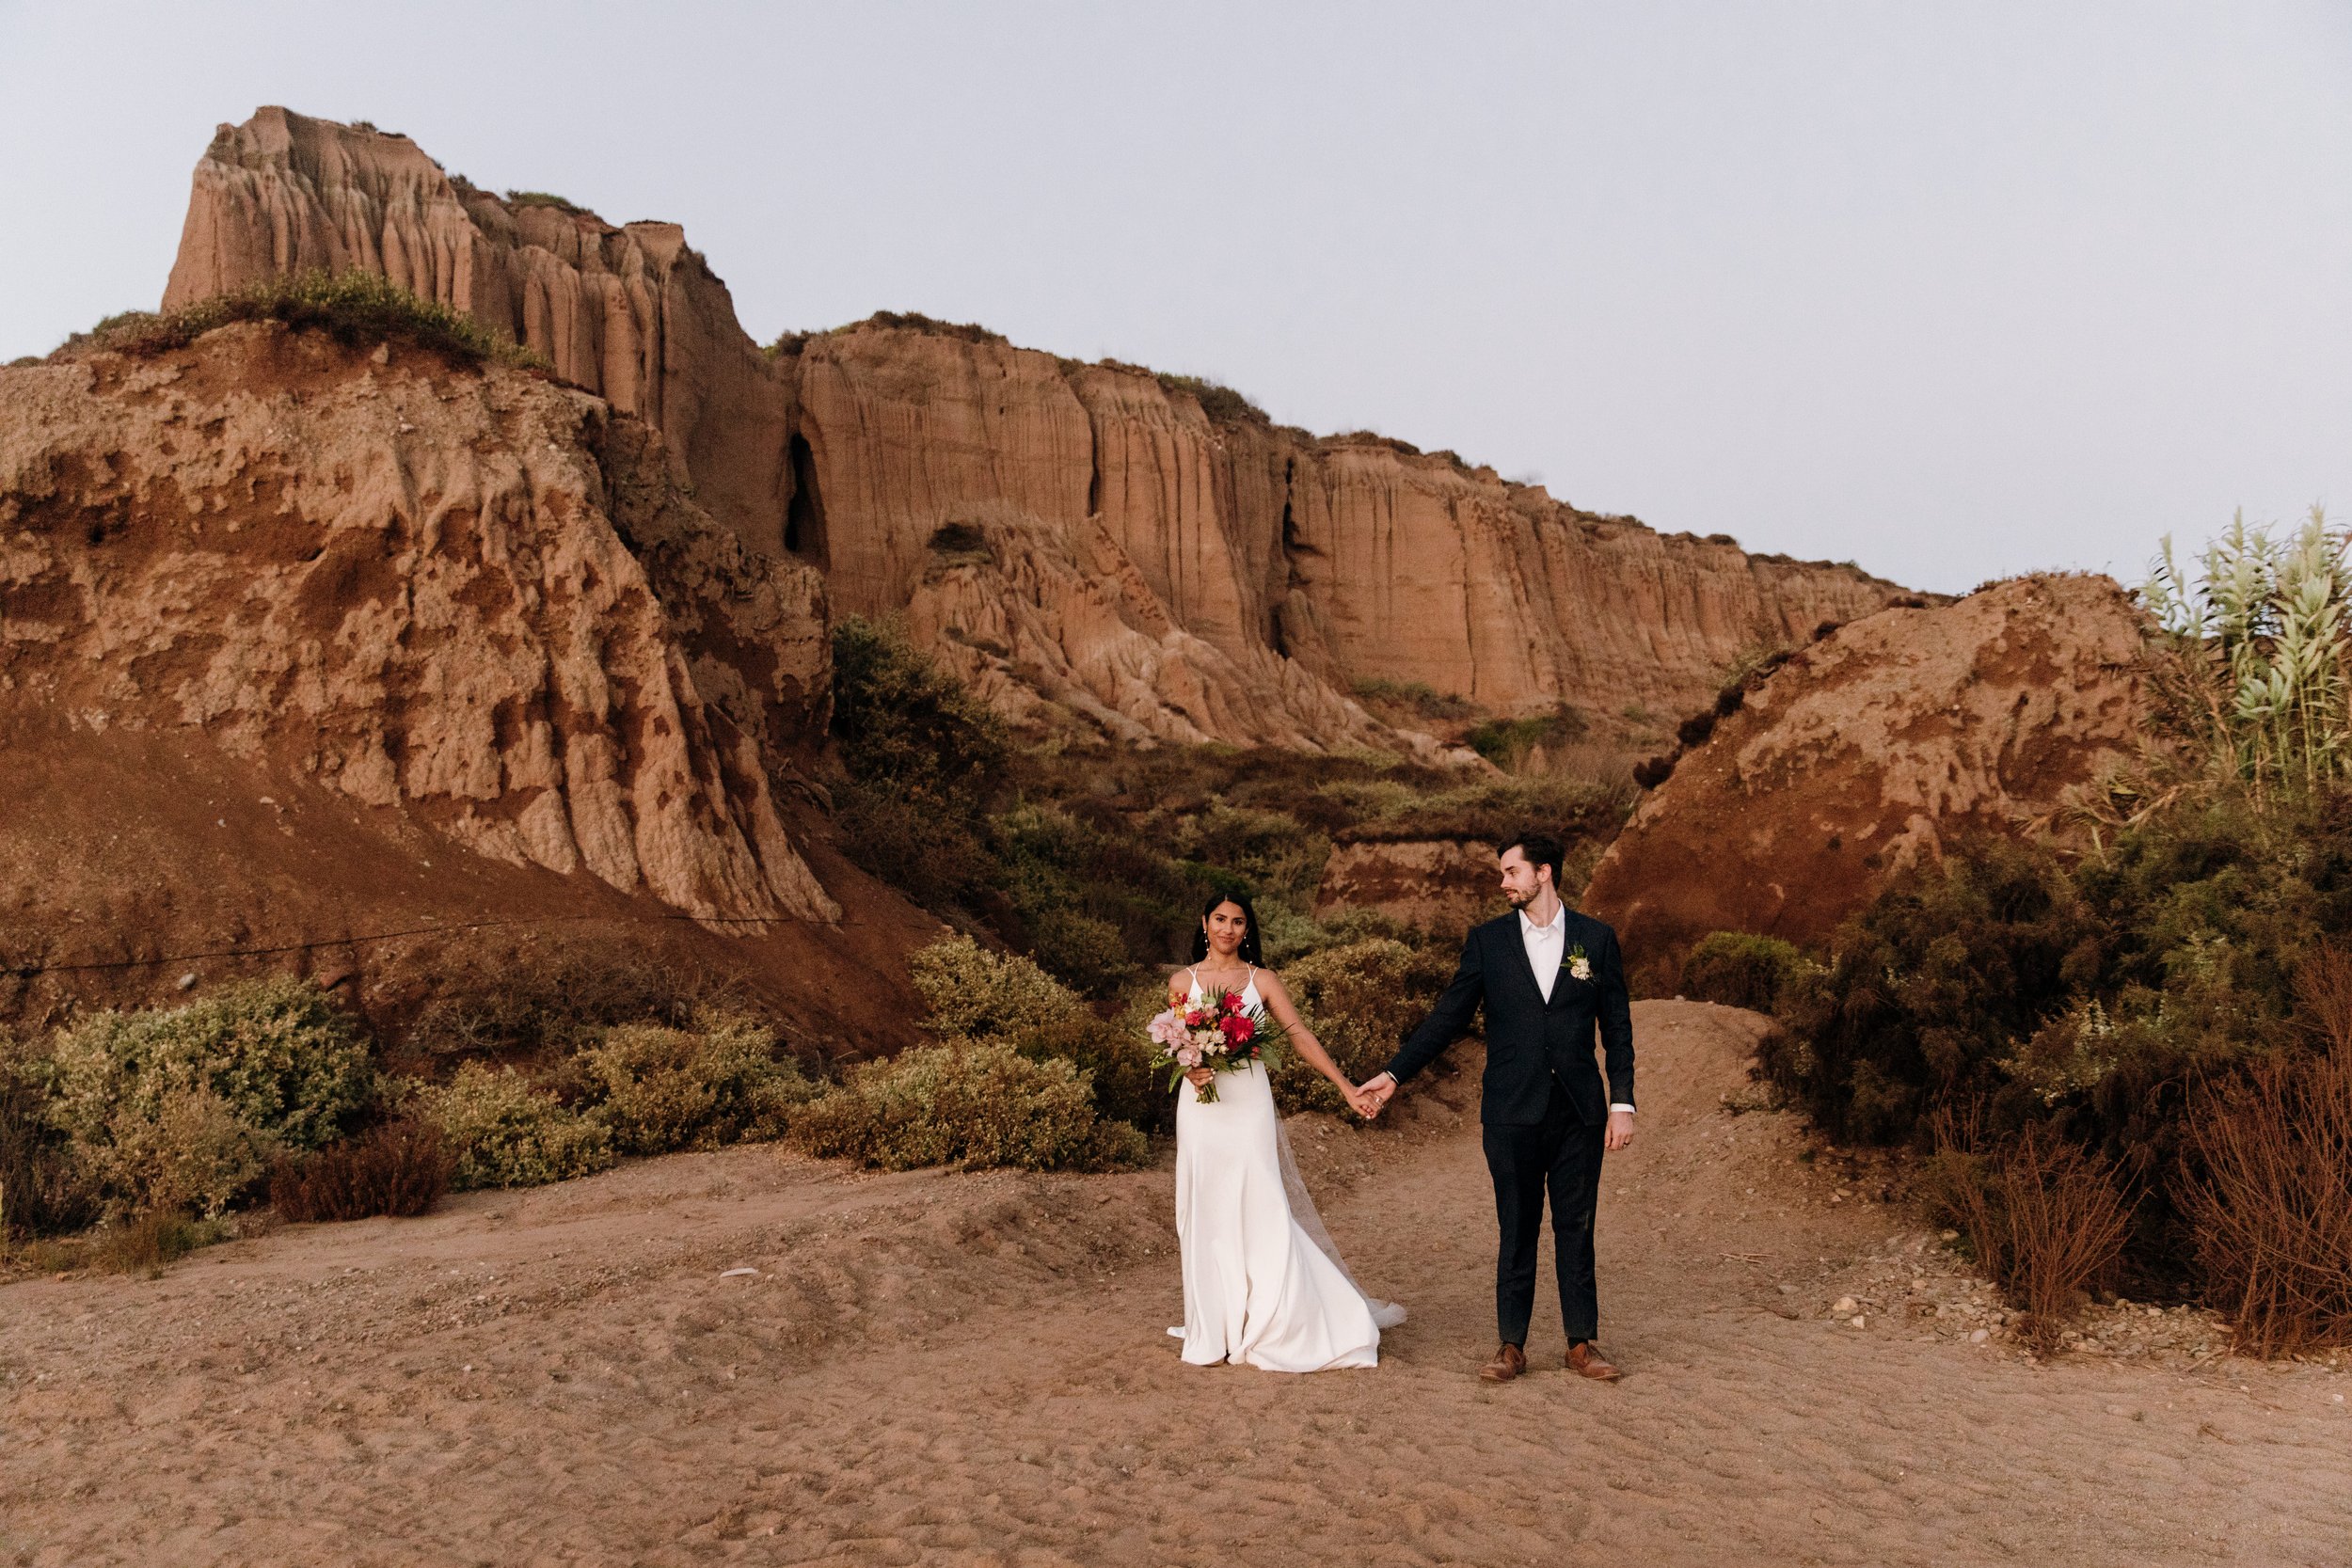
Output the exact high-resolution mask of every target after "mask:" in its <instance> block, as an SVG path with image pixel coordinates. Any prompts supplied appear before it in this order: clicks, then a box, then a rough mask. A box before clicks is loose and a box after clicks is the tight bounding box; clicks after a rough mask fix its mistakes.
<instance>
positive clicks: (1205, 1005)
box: [1147, 990, 1273, 1105]
mask: <svg viewBox="0 0 2352 1568" xmlns="http://www.w3.org/2000/svg"><path fill="white" fill-rule="evenodd" d="M1272 1028H1273V1025H1272V1024H1270V1023H1268V1022H1266V1016H1265V1009H1264V1008H1263V1007H1259V1006H1250V1005H1248V1004H1247V1003H1245V1002H1243V1001H1242V999H1241V998H1240V996H1238V995H1236V994H1235V993H1234V992H1232V991H1230V990H1227V991H1219V992H1217V994H1216V996H1214V997H1209V998H1206V999H1204V1000H1203V1001H1201V1002H1200V1005H1199V1006H1191V1007H1170V1008H1168V1011H1166V1012H1164V1013H1162V1014H1160V1015H1159V1016H1158V1017H1157V1018H1154V1019H1153V1020H1152V1023H1151V1026H1150V1028H1149V1030H1148V1031H1147V1033H1149V1034H1150V1036H1151V1037H1152V1044H1154V1045H1156V1046H1158V1047H1159V1048H1160V1051H1159V1060H1160V1061H1161V1062H1162V1063H1163V1064H1165V1065H1166V1066H1167V1068H1168V1088H1169V1089H1170V1090H1171V1091H1173V1090H1174V1089H1175V1087H1176V1083H1177V1080H1179V1079H1181V1078H1183V1077H1184V1074H1185V1073H1187V1072H1190V1071H1191V1070H1192V1069H1194V1068H1200V1067H1204V1068H1207V1069H1209V1070H1210V1071H1212V1072H1232V1071H1233V1070H1234V1069H1237V1068H1243V1067H1248V1065H1249V1064H1250V1063H1251V1062H1254V1061H1258V1060H1260V1059H1262V1058H1263V1056H1264V1055H1265V1037H1266V1035H1267V1033H1268V1032H1269V1031H1270V1030H1271V1029H1272ZM1194 1098H1195V1099H1196V1100H1197V1101H1199V1102H1200V1103H1201V1104H1204V1105H1207V1104H1214V1103H1215V1102H1216V1079H1214V1078H1212V1079H1210V1080H1209V1081H1208V1082H1207V1083H1206V1084H1203V1085H1201V1086H1200V1088H1199V1089H1198V1090H1197V1091H1195V1095H1194Z"/></svg>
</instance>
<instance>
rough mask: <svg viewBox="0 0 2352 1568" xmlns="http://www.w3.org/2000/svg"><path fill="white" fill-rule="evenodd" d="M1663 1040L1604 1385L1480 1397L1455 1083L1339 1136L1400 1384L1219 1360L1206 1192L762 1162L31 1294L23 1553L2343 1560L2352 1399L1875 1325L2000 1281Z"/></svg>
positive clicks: (1730, 1082) (2, 1363)
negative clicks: (1190, 1299)
mask: <svg viewBox="0 0 2352 1568" xmlns="http://www.w3.org/2000/svg"><path fill="white" fill-rule="evenodd" d="M1637 1016H1638V1022H1639V1026H1640V1029H1641V1041H1642V1051H1643V1062H1644V1097H1643V1101H1644V1109H1643V1124H1642V1126H1643V1132H1642V1141H1641V1142H1640V1143H1639V1144H1638V1145H1637V1146H1636V1148H1634V1149H1633V1150H1631V1151H1629V1153H1628V1154H1627V1155H1624V1156H1620V1157H1615V1158H1613V1160H1612V1162H1611V1164H1610V1166H1609V1170H1608V1173H1607V1180H1606V1190H1607V1196H1605V1198H1604V1202H1603V1208H1602V1212H1601V1224H1602V1238H1603V1240H1602V1259H1601V1261H1602V1270H1603V1274H1602V1286H1603V1297H1602V1312H1603V1323H1604V1338H1603V1343H1604V1345H1605V1346H1606V1347H1607V1348H1608V1350H1609V1351H1610V1353H1611V1354H1613V1356H1614V1357H1615V1358H1616V1359H1617V1360H1618V1361H1620V1362H1621V1363H1622V1364H1623V1365H1625V1366H1626V1368H1627V1369H1628V1370H1629V1376H1628V1378H1627V1379H1626V1381H1625V1382H1624V1383H1622V1384H1620V1385H1618V1386H1614V1387H1601V1386H1591V1385H1585V1384H1582V1383H1581V1382H1572V1381H1571V1380H1570V1379H1569V1378H1568V1377H1567V1376H1566V1375H1565V1373H1564V1372H1562V1371H1560V1370H1558V1368H1559V1354H1560V1351H1561V1343H1560V1340H1559V1338H1558V1333H1559V1325H1558V1321H1557V1318H1556V1316H1553V1317H1551V1318H1550V1321H1549V1323H1547V1322H1546V1321H1545V1320H1546V1314H1545V1312H1544V1311H1543V1310H1542V1308H1541V1307H1540V1306H1539V1310H1538V1316H1537V1336H1536V1342H1535V1343H1534V1345H1533V1346H1531V1351H1532V1352H1533V1354H1534V1361H1535V1365H1536V1367H1537V1369H1538V1371H1537V1373H1536V1374H1535V1375H1533V1376H1531V1377H1529V1378H1527V1379H1525V1380H1523V1381H1522V1382H1520V1383H1518V1384H1516V1385H1513V1386H1508V1387H1504V1388H1499V1389H1498V1388H1488V1387H1486V1386H1483V1385H1481V1384H1479V1383H1478V1382H1477V1381H1476V1380H1475V1378H1474V1377H1473V1376H1472V1375H1471V1370H1472V1369H1473V1368H1474V1367H1475V1366H1476V1364H1477V1363H1478V1361H1479V1360H1481V1359H1483V1357H1484V1355H1485V1354H1486V1352H1487V1351H1488V1350H1489V1349H1491V1344H1490V1340H1491V1337H1492V1333H1493V1329H1492V1326H1491V1324H1492V1319H1491V1310H1492V1308H1491V1298H1490V1285H1489V1280H1490V1277H1491V1275H1490V1270H1491V1268H1492V1251H1491V1245H1492V1243H1491V1236H1490V1227H1491V1224H1492V1221H1491V1210H1490V1197H1489V1193H1488V1189H1487V1186H1486V1173H1485V1169H1484V1165H1483V1164H1482V1163H1481V1160H1480V1157H1479V1152H1478V1144H1477V1138H1476V1130H1475V1127H1474V1124H1472V1123H1471V1122H1470V1120H1468V1119H1466V1118H1465V1117H1463V1116H1462V1115H1461V1114H1460V1101H1463V1100H1464V1099H1465V1098H1466V1097H1467V1094H1468V1085H1467V1084H1465V1083H1463V1082H1461V1081H1459V1080H1456V1081H1455V1082H1454V1083H1453V1084H1451V1085H1437V1086H1435V1087H1434V1088H1433V1089H1432V1090H1431V1091H1430V1092H1428V1093H1424V1094H1422V1095H1421V1097H1420V1103H1419V1108H1418V1111H1417V1113H1416V1117H1415V1126H1414V1127H1412V1128H1409V1129H1407V1130H1406V1132H1403V1133H1401V1134H1400V1133H1398V1132H1391V1131H1388V1130H1383V1131H1382V1132H1376V1133H1363V1132H1345V1131H1331V1132H1326V1133H1323V1134H1321V1135H1320V1136H1309V1137H1307V1138H1305V1139H1303V1140H1302V1141H1303V1142H1305V1143H1307V1144H1308V1145H1309V1146H1310V1147H1309V1148H1306V1149H1303V1150H1302V1158H1303V1159H1304V1160H1305V1161H1306V1163H1307V1164H1309V1166H1310V1168H1311V1170H1320V1171H1321V1172H1322V1173H1323V1174H1322V1176H1321V1178H1320V1179H1319V1187H1320V1188H1321V1190H1323V1191H1326V1192H1327V1193H1328V1194H1330V1195H1331V1196H1330V1197H1329V1200H1328V1201H1327V1203H1326V1204H1325V1212H1326V1217H1327V1220H1328V1221H1329V1222H1330V1224H1331V1227H1332V1229H1333V1230H1334V1232H1335V1233H1336V1234H1337V1236H1338V1237H1339V1240H1340V1242H1341V1243H1342V1245H1343V1247H1345V1248H1346V1249H1347V1250H1348V1252H1349V1256H1350V1261H1351V1263H1352V1264H1353V1266H1354V1267H1355V1268H1356V1270H1357V1272H1358V1273H1359V1275H1361V1276H1362V1277H1363V1278H1364V1280H1365V1282H1366V1284H1367V1285H1369V1286H1370V1287H1372V1288H1373V1289H1374V1290H1375V1291H1378V1292H1380V1293H1383V1294H1391V1295H1395V1296H1397V1297H1400V1298H1402V1299H1403V1300H1405V1301H1406V1303H1407V1305H1408V1306H1409V1307H1410V1308H1411V1310H1412V1313H1413V1317H1412V1321H1411V1322H1410V1323H1407V1324H1406V1325H1405V1326H1404V1327H1403V1328H1401V1329H1399V1330H1397V1331H1395V1333H1394V1334H1392V1335H1391V1337H1390V1338H1389V1340H1388V1341H1387V1342H1386V1344H1384V1346H1383V1353H1384V1357H1383V1364H1382V1366H1381V1367H1380V1368H1379V1369H1378V1370H1375V1371H1369V1372H1351V1373H1334V1374H1328V1375H1324V1376H1317V1377H1310V1378H1283V1377H1279V1376H1273V1375H1268V1374H1263V1373H1257V1372H1252V1371H1248V1370H1233V1369H1224V1368H1218V1369H1209V1370H1200V1369H1192V1368H1186V1367H1184V1366H1183V1365H1182V1364H1180V1363H1179V1362H1178V1361H1177V1359H1176V1354H1175V1345H1174V1341H1173V1340H1171V1339H1168V1338H1166V1336H1165V1335H1164V1333H1163V1332H1162V1330H1163V1329H1164V1327H1165V1325H1166V1324H1167V1323H1171V1322H1174V1321H1176V1317H1177V1316H1178V1315H1179V1313H1178V1286H1177V1282H1176V1274H1175V1268H1174V1261H1173V1259H1172V1257H1171V1255H1170V1254H1171V1249H1172V1246H1173V1237H1172V1233H1171V1231H1170V1229H1169V1227H1168V1220H1167V1208H1168V1192H1167V1183H1168V1172H1167V1171H1166V1170H1165V1169H1162V1170H1156V1171H1148V1172H1143V1173H1139V1174H1137V1175H1134V1176H1127V1177H1117V1178H1094V1179H1086V1178H1066V1179H1047V1178H1036V1177H1026V1176H1018V1175H1013V1174H1009V1173H998V1174H993V1175H987V1176H977V1177H954V1176H945V1175H940V1174H937V1173H914V1174H910V1175H906V1176H896V1177H866V1176H857V1175H852V1174H850V1173H847V1172H845V1171H843V1170H841V1169H840V1168H838V1167H835V1166H830V1165H824V1164H815V1163H812V1162H807V1161H802V1160H796V1159H792V1158H789V1157H787V1156H782V1155H779V1154H778V1153H777V1152H776V1151H773V1150H771V1149H760V1148H754V1149H737V1150H732V1151H729V1152H727V1153H725V1154H723V1155H717V1156H688V1157H678V1158H674V1159H669V1160H661V1161H652V1162H645V1163H642V1164H636V1165H633V1166H630V1167H628V1168H625V1169H623V1170H620V1171H616V1172H613V1173H611V1174H610V1175H608V1176H605V1177H600V1178H597V1179H595V1180H589V1181H582V1182H575V1183H569V1184H566V1185H565V1186H564V1187H561V1188H553V1189H547V1190H543V1191H541V1192H537V1193H531V1194H519V1195H503V1194H501V1195H479V1196H471V1197H468V1198H464V1199H461V1200H458V1201H455V1202H453V1203H452V1204H451V1205H449V1206H448V1207H447V1208H446V1210H444V1211H443V1212H438V1213H437V1214H435V1215H433V1216H431V1217H428V1218H426V1219H424V1220H420V1221H410V1222H405V1223H399V1224H395V1223H392V1222H369V1223H367V1224H362V1225H354V1226H341V1227H299V1228H290V1229H286V1230H282V1231H279V1232H278V1233H276V1234H273V1235H270V1236H267V1237H263V1238H260V1239H258V1240H255V1241H250V1242H244V1243H234V1244H232V1245H230V1246H228V1247H224V1248H220V1249H217V1250H215V1251H214V1252H212V1253H209V1254H205V1255H200V1256H199V1257H198V1258H197V1259H191V1260H190V1261H188V1262H186V1263H184V1264H183V1265H181V1266H180V1267H178V1268H176V1269H175V1270H173V1271H172V1272H171V1273H170V1274H169V1275H167V1276H166V1277H165V1278H163V1279H161V1280H157V1281H152V1282H125V1281H120V1280H94V1279H93V1280H85V1279H74V1280H67V1281H62V1282H59V1281H52V1280H45V1279H44V1280H36V1281H26V1282H20V1283H17V1284H14V1285H11V1286H8V1287H7V1288H5V1289H4V1290H0V1322H5V1323H7V1325H8V1331H7V1335H6V1338H5V1340H4V1341H0V1370H4V1371H5V1374H6V1382H5V1389H6V1392H5V1395H0V1401H4V1402H0V1420H4V1421H5V1426H4V1427H0V1561H5V1562H10V1563H25V1564H32V1563H40V1564H52V1563H54V1564H75V1565H82V1564H92V1563H104V1562H140V1563H159V1562H170V1563H215V1562H218V1563H231V1562H233V1563H240V1564H246V1563H253V1564H258V1563H276V1562H290V1563H291V1562H301V1563H311V1562H318V1563H326V1562H333V1563H355V1564H370V1563H385V1564H391V1563H400V1564H444V1563H452V1564H453V1563H497V1564H509V1563H570V1562H578V1563H636V1562H644V1563H661V1564H666V1563H701V1562H715V1561H737V1560H741V1561H750V1562H761V1563H808V1564H814V1563H839V1564H855V1565H858V1568H865V1565H867V1564H889V1563H934V1562H937V1563H964V1564H983V1563H996V1564H1006V1565H1014V1564H1021V1565H1030V1568H1036V1565H1044V1564H1057V1563H1089V1564H1090V1563H1120V1564H1125V1563H1135V1564H1147V1563H1149V1564H1158V1563H1204V1564H1206V1563H1216V1564H1229V1563H1268V1564H1274V1563H1304V1562H1319V1561H1335V1562H1340V1561H1343V1562H1351V1563H1353V1562H1363V1563H1377V1564H1388V1563H1394V1564H1407V1563H1412V1564H1419V1563H1437V1562H1472V1563H1507V1562H1531V1563H1547V1564H1549V1563H1558V1562H1563V1561H1567V1562H1586V1561H1591V1562H1603V1561H1608V1562H1640V1563H1645V1564H1646V1563H1669V1564H1672V1563H1684V1562H1689V1563H1700V1562H1750V1561H1753V1562H1757V1563H1792V1564H1794V1563H1853V1564H1870V1565H1882V1564H1898V1563H1968V1564H1975V1563H1995V1562H2003V1561H2010V1560H2016V1561H2031V1562H2035V1563H2064V1564H2092V1563H2101V1564H2104V1563H2116V1564H2134V1565H2139V1564H2170V1563H2213V1562H2245V1563H2259V1564H2265V1565H2268V1564H2312V1565H2327V1568H2342V1565H2343V1564H2344V1563H2346V1562H2347V1561H2352V1414H2347V1409H2346V1405H2345V1404H2344V1402H2341V1401H2342V1397H2343V1395H2344V1394H2345V1393H2346V1392H2347V1391H2352V1376H2346V1375H2342V1374H2337V1373H2330V1372H2328V1371H2327V1370H2323V1369H2318V1368H2305V1367H2296V1368H2291V1369H2287V1370H2265V1369H2263V1368H2260V1367H2250V1368H2249V1365H2248V1364H2246V1363H2242V1362H2229V1361H2222V1362H2216V1363H2210V1364H2207V1365H2204V1366H2201V1367H2196V1368H2193V1369H2192V1368H2191V1367H2189V1365H2188V1364H2187V1362H2186V1361H2185V1359H2179V1360H2172V1361H2169V1362H2153V1361H2149V1360H2142V1361H2140V1362H2137V1363H2134V1364H2119V1363H2116V1362H2114V1361H2110V1360H2106V1359H2096V1358H2092V1357H2089V1356H2074V1357H2067V1358H2065V1359H2063V1360H2061V1361H2059V1362H2058V1363H2057V1364H2055V1365H2051V1366H2046V1367H2035V1366H2029V1365H2026V1364H2024V1363H2023V1362H2021V1361H2020V1360H2017V1359H2015V1358H2014V1357H2005V1356H2004V1355H2003V1354H2000V1353H1999V1352H1998V1351H1997V1350H1996V1349H1995V1348H1993V1347H1987V1346H1974V1345H1970V1344H1968V1343H1966V1342H1965V1341H1964V1340H1962V1339H1958V1338H1952V1337H1950V1336H1949V1335H1948V1334H1938V1333H1937V1332H1935V1325H1934V1324H1933V1323H1915V1321H1914V1320H1912V1319H1910V1318H1908V1317H1906V1316H1903V1315H1901V1314H1900V1313H1899V1311H1897V1310H1891V1309H1890V1310H1887V1311H1885V1312H1883V1313H1880V1312H1877V1311H1875V1310H1874V1311H1873V1312H1872V1313H1866V1314H1865V1316H1866V1321H1867V1326H1866V1327H1864V1328H1862V1329H1855V1328H1852V1327H1851V1326H1850V1324H1849V1323H1847V1321H1846V1320H1845V1319H1844V1318H1843V1317H1832V1316H1831V1315H1829V1303H1830V1302H1831V1300H1833V1299H1834V1298H1835V1296H1836V1295H1837V1294H1840V1293H1847V1292H1850V1291H1858V1289H1859V1288H1858V1287H1856V1286H1854V1285H1853V1284H1851V1281H1853V1280H1855V1279H1862V1278H1867V1279H1876V1280H1882V1281H1883V1280H1885V1279H1888V1278H1902V1277H1904V1276H1905V1275H1910V1277H1911V1279H1912V1284H1911V1285H1910V1286H1909V1287H1907V1289H1909V1290H1912V1291H1917V1292H1920V1293H1921V1294H1922V1297H1923V1298H1925V1297H1932V1296H1933V1295H1934V1294H1935V1293H1936V1292H1937V1291H1943V1290H1944V1289H1945V1288H1946V1287H1947V1286H1948V1287H1949V1289H1950V1290H1951V1291H1964V1289H1965V1285H1964V1282H1963V1281H1959V1280H1954V1279H1945V1278H1943V1276H1944V1275H1947V1274H1948V1273H1949V1269H1948V1265H1947V1261H1946V1260H1943V1259H1942V1255H1941V1254H1940V1253H1939V1252H1937V1251H1936V1250H1935V1249H1934V1248H1932V1247H1931V1246H1930V1247H1927V1248H1925V1249H1924V1250H1923V1249H1922V1247H1921V1244H1920V1243H1921V1239H1920V1238H1919V1237H1918V1236H1917V1235H1916V1233H1915V1231H1912V1230H1909V1229H1906V1228H1905V1227H1903V1226H1902V1225H1901V1223H1900V1222H1899V1218H1898V1217H1897V1216H1896V1215H1894V1214H1892V1213H1890V1212H1887V1211H1885V1210H1883V1209H1880V1208H1877V1207H1874V1206H1868V1205H1866V1204H1864V1203H1862V1202H1860V1201H1858V1200H1857V1201H1849V1202H1845V1203H1832V1202H1830V1201H1828V1199H1829V1197H1830V1196H1831V1193H1832V1191H1833V1190H1834V1186H1835V1182H1834V1180H1832V1179H1831V1178H1829V1177H1827V1176H1825V1175H1821V1174H1817V1173H1815V1172H1814V1171H1812V1170H1811V1169H1810V1168H1809V1167H1807V1166H1805V1165H1804V1164H1800V1163H1799V1162H1798V1161H1797V1160H1796V1158H1795V1155H1796V1153H1797V1151H1798V1140H1797V1138H1796V1135H1795V1133H1794V1132H1793V1130H1792V1129H1791V1128H1790V1127H1789V1126H1788V1125H1787V1123H1786V1122H1785V1120H1784V1119H1783V1118H1781V1117H1773V1116H1769V1115H1762V1114H1751V1115H1746V1116H1733V1115H1731V1114H1729V1113H1728V1111H1727V1110H1726V1109H1725V1108H1724V1106H1723V1104H1722V1102H1721V1096H1722V1095H1724V1094H1725V1093H1737V1091H1738V1090H1739V1088H1740V1071H1739V1064H1740V1058H1741V1057H1742V1055H1743V1054H1744V1053H1745V1051H1746V1049H1747V1047H1748V1046H1749V1044H1750V1043H1751V1042H1752V1040H1753V1037H1754V1034H1753V1031H1754V1028H1755V1022H1754V1021H1753V1020H1752V1018H1751V1017H1750V1015H1745V1014H1739V1013H1734V1012H1731V1011H1729V1010H1727V1009H1722V1008H1710V1007H1706V1006H1696V1005H1682V1004H1673V1003H1654V1004H1645V1005H1644V1006H1642V1007H1641V1008H1640V1009H1639V1012H1638V1015H1637ZM1420 1088H1421V1085H1416V1089H1417V1090H1419V1089H1420ZM1447 1101H1454V1105H1453V1106H1452V1107H1451V1108H1449V1106H1448V1104H1447V1103H1446V1102H1447ZM738 1268H752V1269H756V1270H758V1271H760V1272H758V1273H757V1274H739V1275H726V1274H725V1272H724V1271H727V1270H730V1269H738ZM1890 1271H1891V1272H1890ZM1913 1271H1916V1273H1913ZM1783 1287H1787V1289H1785V1290H1784V1289H1783ZM1543 1290H1544V1291H1545V1292H1546V1294H1545V1295H1544V1296H1541V1297H1539V1303H1540V1302H1542V1301H1547V1300H1549V1276H1548V1275H1547V1278H1546V1280H1545V1282H1544V1285H1543Z"/></svg>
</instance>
